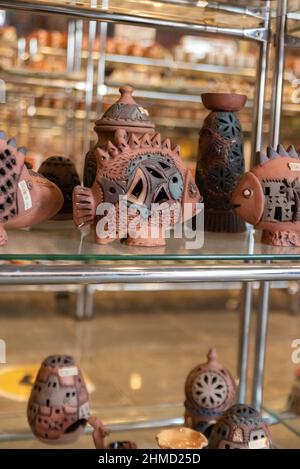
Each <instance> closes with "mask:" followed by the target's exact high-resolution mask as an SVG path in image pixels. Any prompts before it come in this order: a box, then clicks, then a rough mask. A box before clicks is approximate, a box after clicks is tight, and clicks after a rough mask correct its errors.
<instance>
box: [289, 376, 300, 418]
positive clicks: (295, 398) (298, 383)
mask: <svg viewBox="0 0 300 469" xmlns="http://www.w3.org/2000/svg"><path fill="white" fill-rule="evenodd" d="M288 409H289V410H291V411H292V412H294V413H295V414H296V415H300V368H299V369H298V370H297V371H296V373H295V379H294V382H293V387H292V391H291V394H290V395H289V398H288Z"/></svg>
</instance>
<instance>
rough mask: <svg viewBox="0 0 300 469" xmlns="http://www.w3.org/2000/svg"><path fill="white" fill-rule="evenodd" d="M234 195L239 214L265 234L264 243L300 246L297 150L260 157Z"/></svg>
mask: <svg viewBox="0 0 300 469" xmlns="http://www.w3.org/2000/svg"><path fill="white" fill-rule="evenodd" d="M257 159H258V164H257V165H256V166H254V167H253V168H252V169H251V170H250V171H249V172H248V173H246V174H245V175H244V176H243V178H242V179H241V181H240V183H239V185H238V186H237V188H236V189H235V191H234V193H233V194H232V199H231V202H232V204H233V205H234V207H235V210H236V213H237V214H238V215H239V216H241V217H242V218H243V219H244V220H246V221H247V222H248V223H251V224H252V225H254V226H255V228H257V229H261V230H263V231H262V242H263V243H265V244H271V245H274V246H300V159H299V155H298V153H297V152H296V150H295V148H294V147H293V146H290V147H289V148H287V150H285V149H284V147H283V146H282V145H278V147H277V149H276V150H275V149H274V148H272V147H269V148H268V149H267V153H266V154H264V153H259V154H258V155H257Z"/></svg>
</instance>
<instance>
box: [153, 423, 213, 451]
mask: <svg viewBox="0 0 300 469" xmlns="http://www.w3.org/2000/svg"><path fill="white" fill-rule="evenodd" d="M156 441H157V444H158V446H159V448H161V449H202V448H204V447H205V446H207V444H208V441H207V439H206V438H205V436H204V435H202V433H200V432H196V431H195V430H191V429H190V428H187V427H175V428H169V429H166V430H162V431H160V432H159V433H158V434H157V435H156Z"/></svg>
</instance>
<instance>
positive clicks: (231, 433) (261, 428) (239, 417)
mask: <svg viewBox="0 0 300 469" xmlns="http://www.w3.org/2000/svg"><path fill="white" fill-rule="evenodd" d="M208 448H209V449H272V441H271V436H270V433H269V429H268V426H267V424H266V423H265V422H264V420H263V418H262V417H261V415H260V414H259V412H257V411H256V410H255V409H253V408H252V407H249V406H248V405H246V404H237V405H234V406H232V407H231V408H230V409H229V410H227V412H225V414H224V415H223V416H222V417H221V418H220V419H219V420H218V421H217V423H216V424H215V426H214V428H213V429H212V432H211V435H210V438H209V443H208Z"/></svg>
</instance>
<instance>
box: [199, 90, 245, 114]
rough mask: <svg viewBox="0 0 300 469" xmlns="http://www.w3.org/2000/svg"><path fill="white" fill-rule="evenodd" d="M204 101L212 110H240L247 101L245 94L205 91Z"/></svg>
mask: <svg viewBox="0 0 300 469" xmlns="http://www.w3.org/2000/svg"><path fill="white" fill-rule="evenodd" d="M201 98H202V102H203V104H204V106H205V107H206V109H209V110H210V111H227V112H237V111H240V110H241V109H242V108H243V107H244V106H245V103H246V101H247V96H245V95H244V94H235V93H203V94H202V95H201Z"/></svg>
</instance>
